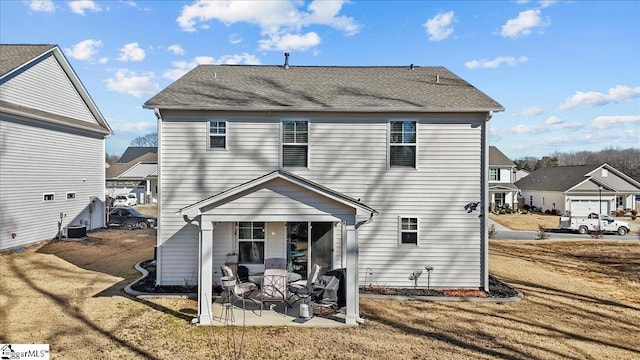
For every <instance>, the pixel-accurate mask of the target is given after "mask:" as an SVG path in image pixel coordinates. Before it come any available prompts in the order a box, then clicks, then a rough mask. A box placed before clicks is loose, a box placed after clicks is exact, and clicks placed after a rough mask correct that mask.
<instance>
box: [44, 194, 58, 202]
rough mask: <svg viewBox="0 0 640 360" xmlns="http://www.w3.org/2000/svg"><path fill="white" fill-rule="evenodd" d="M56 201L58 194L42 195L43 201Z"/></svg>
mask: <svg viewBox="0 0 640 360" xmlns="http://www.w3.org/2000/svg"><path fill="white" fill-rule="evenodd" d="M55 199H56V194H54V193H44V194H42V201H53V200H55Z"/></svg>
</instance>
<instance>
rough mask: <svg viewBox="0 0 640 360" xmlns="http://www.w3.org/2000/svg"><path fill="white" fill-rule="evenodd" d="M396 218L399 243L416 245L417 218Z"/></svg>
mask: <svg viewBox="0 0 640 360" xmlns="http://www.w3.org/2000/svg"><path fill="white" fill-rule="evenodd" d="M398 220H399V221H398V222H399V224H398V232H399V238H400V244H401V245H403V244H409V245H418V237H419V236H418V218H417V217H400V218H399V219H398Z"/></svg>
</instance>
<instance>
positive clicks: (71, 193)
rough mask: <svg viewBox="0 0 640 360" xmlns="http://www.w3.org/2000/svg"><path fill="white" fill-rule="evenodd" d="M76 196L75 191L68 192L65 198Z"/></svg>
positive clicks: (69, 198) (70, 198)
mask: <svg viewBox="0 0 640 360" xmlns="http://www.w3.org/2000/svg"><path fill="white" fill-rule="evenodd" d="M75 198H76V193H75V192H68V193H67V200H72V199H75Z"/></svg>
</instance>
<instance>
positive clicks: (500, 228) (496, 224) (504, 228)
mask: <svg viewBox="0 0 640 360" xmlns="http://www.w3.org/2000/svg"><path fill="white" fill-rule="evenodd" d="M491 225H493V226H495V228H496V231H514V230H511V229H509V228H508V227H506V226H504V225H500V224H498V223H497V222H495V221H493V220H492V219H489V228H491Z"/></svg>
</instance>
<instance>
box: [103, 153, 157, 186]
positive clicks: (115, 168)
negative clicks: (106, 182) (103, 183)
mask: <svg viewBox="0 0 640 360" xmlns="http://www.w3.org/2000/svg"><path fill="white" fill-rule="evenodd" d="M140 163H153V164H155V165H156V168H157V166H158V154H157V153H155V152H147V153H144V154H142V155H140V156H138V157H137V158H135V159H133V160H130V161H128V162H126V163H123V162H117V163H115V164H113V165H111V166H109V167H108V168H106V169H105V175H106V178H107V179H116V178H118V177H120V176H121V175H123V174H124V173H125V172H127V171H128V170H129V169H131V168H133V167H134V166H136V165H138V164H140ZM147 176H148V175H147Z"/></svg>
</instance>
